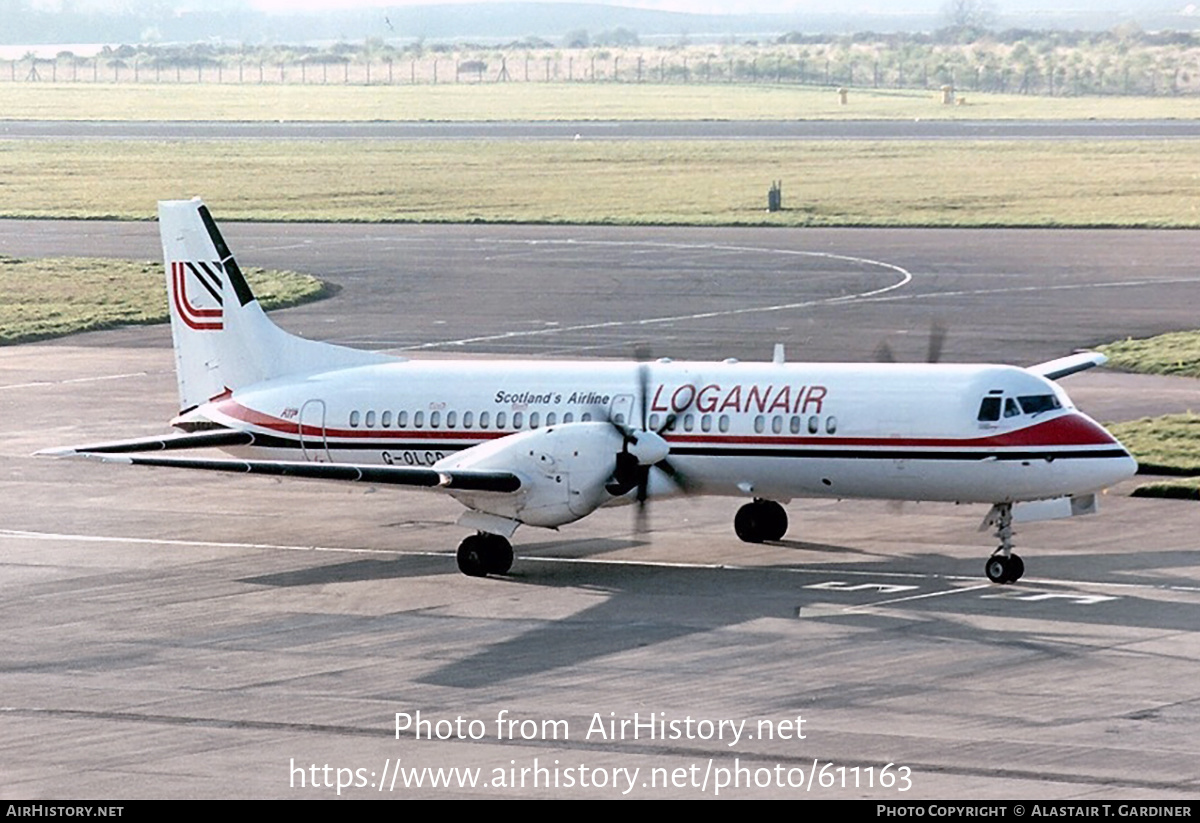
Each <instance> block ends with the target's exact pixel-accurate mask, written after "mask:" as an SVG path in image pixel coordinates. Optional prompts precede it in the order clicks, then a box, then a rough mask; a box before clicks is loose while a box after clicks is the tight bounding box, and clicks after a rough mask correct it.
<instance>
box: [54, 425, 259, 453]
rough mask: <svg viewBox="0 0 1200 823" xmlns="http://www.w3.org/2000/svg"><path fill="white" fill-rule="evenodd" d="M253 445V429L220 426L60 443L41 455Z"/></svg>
mask: <svg viewBox="0 0 1200 823" xmlns="http://www.w3.org/2000/svg"><path fill="white" fill-rule="evenodd" d="M252 445H254V434H253V432H247V431H238V430H236V429H220V430H218V431H206V432H199V433H196V434H164V435H159V436H158V437H139V438H134V439H130V440H113V441H111V442H109V443H92V444H90V445H87V446H61V447H59V448H53V449H42V450H41V451H40V452H38V455H39V456H41V457H72V456H75V455H80V454H130V453H135V452H159V451H173V450H175V449H203V448H226V447H229V446H252Z"/></svg>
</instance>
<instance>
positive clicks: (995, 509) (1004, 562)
mask: <svg viewBox="0 0 1200 823" xmlns="http://www.w3.org/2000/svg"><path fill="white" fill-rule="evenodd" d="M991 525H994V526H995V527H996V537H997V538H998V539H999V540H1000V545H999V546H997V547H996V551H995V552H993V553H992V556H991V557H989V558H988V559H987V563H985V564H984V566H983V573H984V574H986V575H987V579H988V580H990V581H992V582H993V583H1016V582H1017V581H1018V580H1020V579H1021V576H1022V575H1023V574H1025V561H1024V560H1022V559H1021V556H1020V555H1019V554H1014V553H1013V534H1014V532H1013V528H1012V503H997V504H996V505H994V506H992V510H991V511H990V512H988V516H987V517H986V518H985V519H984V521H983V526H982V527H981V528H980V531H982V530H983V529H985V528H987V527H988V526H991Z"/></svg>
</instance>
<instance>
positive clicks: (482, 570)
mask: <svg viewBox="0 0 1200 823" xmlns="http://www.w3.org/2000/svg"><path fill="white" fill-rule="evenodd" d="M489 536H490V535H486V534H472V535H470V536H469V537H466V538H465V539H464V540H463V542H461V543H459V544H458V570H459V571H460V572H462V573H463V574H465V575H467V576H468V577H487V573H488V537H489Z"/></svg>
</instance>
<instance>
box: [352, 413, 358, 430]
mask: <svg viewBox="0 0 1200 823" xmlns="http://www.w3.org/2000/svg"><path fill="white" fill-rule="evenodd" d="M358 421H359V413H358V410H357V409H355V410H354V411H352V412H350V426H351V428H355V429H357V428H358Z"/></svg>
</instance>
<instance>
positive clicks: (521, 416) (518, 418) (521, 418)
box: [513, 412, 525, 429]
mask: <svg viewBox="0 0 1200 823" xmlns="http://www.w3.org/2000/svg"><path fill="white" fill-rule="evenodd" d="M524 422H525V413H524V412H513V428H514V429H519V428H521V425H522V424H523V423H524Z"/></svg>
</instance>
